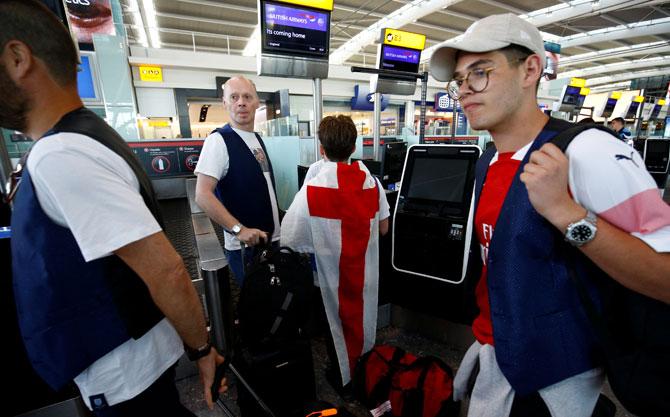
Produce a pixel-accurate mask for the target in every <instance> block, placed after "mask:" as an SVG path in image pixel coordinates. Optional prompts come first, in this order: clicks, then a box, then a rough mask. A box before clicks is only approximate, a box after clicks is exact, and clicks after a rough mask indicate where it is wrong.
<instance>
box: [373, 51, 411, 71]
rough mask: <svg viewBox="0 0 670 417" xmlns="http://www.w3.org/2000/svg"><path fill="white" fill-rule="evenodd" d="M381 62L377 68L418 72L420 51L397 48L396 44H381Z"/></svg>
mask: <svg viewBox="0 0 670 417" xmlns="http://www.w3.org/2000/svg"><path fill="white" fill-rule="evenodd" d="M380 59H381V62H380V64H379V68H381V69H388V70H395V71H407V72H418V71H419V60H420V59H421V51H418V50H416V49H410V48H399V47H397V46H390V45H382V53H381V57H380Z"/></svg>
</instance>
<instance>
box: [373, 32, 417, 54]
mask: <svg viewBox="0 0 670 417" xmlns="http://www.w3.org/2000/svg"><path fill="white" fill-rule="evenodd" d="M382 36H383V42H384V44H385V45H392V46H399V47H401V48H412V49H418V50H419V51H423V48H424V47H425V46H426V35H421V34H420V33H412V32H405V31H402V30H396V29H389V28H386V29H382Z"/></svg>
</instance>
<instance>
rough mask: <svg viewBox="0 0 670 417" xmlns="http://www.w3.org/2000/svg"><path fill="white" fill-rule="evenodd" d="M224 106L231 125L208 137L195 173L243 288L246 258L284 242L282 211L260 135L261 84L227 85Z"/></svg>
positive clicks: (234, 81) (199, 198)
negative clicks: (257, 127)
mask: <svg viewBox="0 0 670 417" xmlns="http://www.w3.org/2000/svg"><path fill="white" fill-rule="evenodd" d="M223 106H224V107H225V108H226V110H227V111H228V114H229V115H230V123H228V124H226V125H225V126H223V127H221V128H218V129H216V130H214V131H213V132H212V134H211V135H209V136H208V137H207V139H205V144H204V146H203V148H202V152H201V154H200V159H199V161H198V165H197V166H196V168H195V173H196V174H197V176H198V182H197V185H196V191H195V199H196V202H197V203H198V205H199V206H200V208H202V209H203V210H204V211H205V213H207V215H208V216H209V217H210V218H211V219H212V220H213V221H215V222H216V223H218V224H220V225H221V226H222V227H223V228H224V230H225V243H224V247H225V252H226V257H227V258H228V263H229V264H230V267H231V269H232V271H233V274H234V275H235V279H236V280H237V282H238V284H240V285H241V284H242V282H243V280H244V270H243V265H242V253H241V245H240V244H241V243H243V244H244V245H246V246H247V248H246V249H245V254H244V255H245V256H244V259H246V260H249V259H251V258H252V255H253V247H254V246H256V245H258V244H259V243H261V242H268V240H270V241H272V242H276V241H278V240H279V210H278V208H277V197H276V195H275V181H274V176H273V174H272V164H271V163H270V159H269V158H268V154H267V150H266V149H265V144H264V143H263V140H262V139H261V137H260V135H259V134H258V133H256V132H254V119H255V117H256V109H258V106H259V100H258V94H257V92H256V86H255V85H254V83H253V82H251V81H250V80H248V79H246V78H245V77H243V76H236V77H232V78H230V79H229V80H228V81H226V83H225V84H224V86H223Z"/></svg>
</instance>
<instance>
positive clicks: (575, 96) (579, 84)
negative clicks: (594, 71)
mask: <svg viewBox="0 0 670 417" xmlns="http://www.w3.org/2000/svg"><path fill="white" fill-rule="evenodd" d="M585 85H586V80H585V79H583V78H571V79H570V82H569V83H568V84H567V85H565V86H563V90H562V91H561V98H560V100H559V101H558V102H556V103H554V104H553V107H552V110H553V111H560V112H566V113H569V114H572V113H573V112H574V111H575V109H576V107H577V105H578V103H579V96H580V94H579V93H580V91H581V89H582V88H583V87H584V86H585ZM583 103H584V102H583V101H582V104H583Z"/></svg>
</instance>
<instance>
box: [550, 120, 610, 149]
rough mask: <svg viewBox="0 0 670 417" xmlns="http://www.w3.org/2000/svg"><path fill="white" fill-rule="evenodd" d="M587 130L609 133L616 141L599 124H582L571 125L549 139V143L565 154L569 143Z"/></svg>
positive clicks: (607, 129) (608, 131) (606, 128)
mask: <svg viewBox="0 0 670 417" xmlns="http://www.w3.org/2000/svg"><path fill="white" fill-rule="evenodd" d="M589 129H597V130H600V131H603V132H605V133H609V134H610V135H612V136H614V137H615V138H617V139H618V137H617V135H616V133H614V131H613V130H612V129H610V128H608V127H606V126H603V125H599V124H591V123H588V124H583V125H573V126H571V127H569V128H567V129H565V130H564V131H562V132H561V133H559V134H558V135H556V136H554V137H553V139H551V140H550V141H549V142H550V143H553V144H554V145H556V146H558V148H559V149H560V150H562V151H563V152H565V150H566V149H568V145H570V142H572V140H573V139H574V138H575V137H577V135H579V134H580V133H582V132H584V131H585V130H589Z"/></svg>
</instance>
